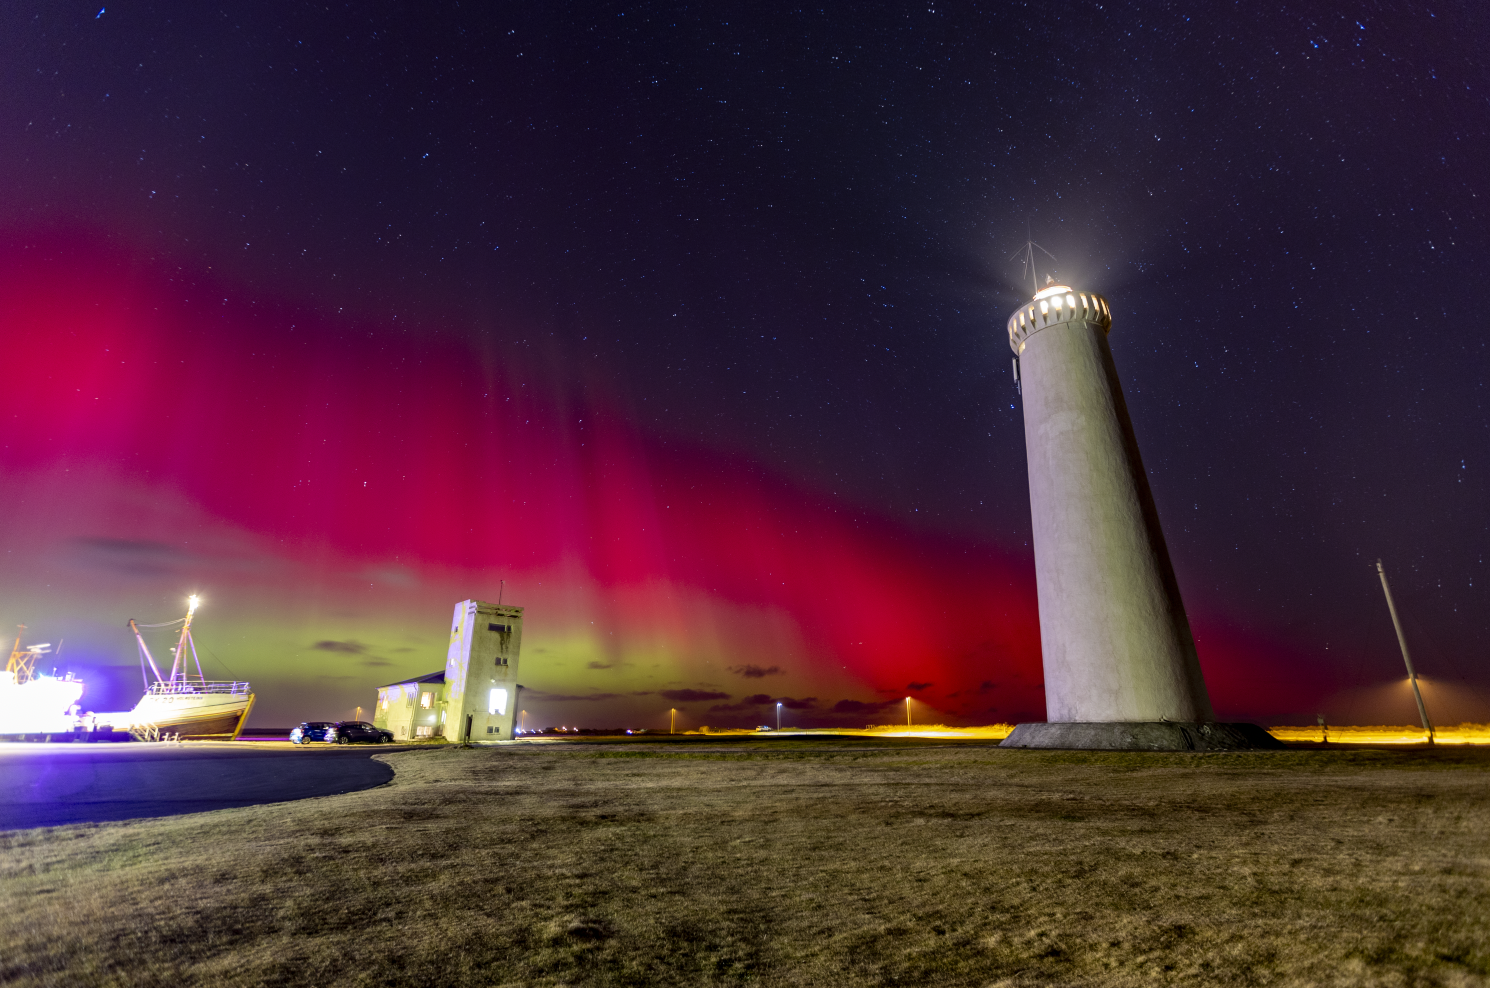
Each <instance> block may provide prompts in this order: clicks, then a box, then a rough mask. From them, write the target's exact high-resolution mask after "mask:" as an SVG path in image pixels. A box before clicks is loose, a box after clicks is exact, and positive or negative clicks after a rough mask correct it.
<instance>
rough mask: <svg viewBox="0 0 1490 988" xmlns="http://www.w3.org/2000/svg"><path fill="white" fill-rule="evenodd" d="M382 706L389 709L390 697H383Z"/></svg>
mask: <svg viewBox="0 0 1490 988" xmlns="http://www.w3.org/2000/svg"><path fill="white" fill-rule="evenodd" d="M382 707H383V709H384V710H387V709H388V697H386V696H385V697H383V703H382Z"/></svg>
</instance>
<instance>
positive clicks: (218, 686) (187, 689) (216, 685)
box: [147, 679, 249, 696]
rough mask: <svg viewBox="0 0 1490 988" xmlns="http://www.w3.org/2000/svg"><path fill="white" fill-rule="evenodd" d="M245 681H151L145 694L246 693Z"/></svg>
mask: <svg viewBox="0 0 1490 988" xmlns="http://www.w3.org/2000/svg"><path fill="white" fill-rule="evenodd" d="M248 692H249V689H248V684H247V683H229V682H206V681H204V680H200V679H188V680H180V679H178V680H176V681H175V682H173V683H151V684H150V689H149V690H148V691H147V695H150V696H180V695H182V694H197V693H230V694H247V693H248Z"/></svg>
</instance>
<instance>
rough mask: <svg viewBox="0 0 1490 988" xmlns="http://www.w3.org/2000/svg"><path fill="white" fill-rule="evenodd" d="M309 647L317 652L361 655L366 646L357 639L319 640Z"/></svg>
mask: <svg viewBox="0 0 1490 988" xmlns="http://www.w3.org/2000/svg"><path fill="white" fill-rule="evenodd" d="M311 648H313V649H315V650H316V651H318V652H340V653H341V654H343V655H361V654H362V653H363V652H366V651H367V646H366V645H364V644H362V643H361V642H359V641H347V642H338V641H319V642H316V643H315V644H314V645H312V646H311Z"/></svg>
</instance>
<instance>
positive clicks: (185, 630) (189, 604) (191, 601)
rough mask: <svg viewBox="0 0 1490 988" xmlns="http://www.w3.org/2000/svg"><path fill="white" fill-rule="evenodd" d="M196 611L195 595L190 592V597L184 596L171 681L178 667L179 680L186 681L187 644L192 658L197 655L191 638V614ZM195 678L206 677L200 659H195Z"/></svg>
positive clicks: (174, 677) (173, 680)
mask: <svg viewBox="0 0 1490 988" xmlns="http://www.w3.org/2000/svg"><path fill="white" fill-rule="evenodd" d="M196 612H197V595H196V594H192V595H191V596H190V597H188V598H186V623H185V624H183V625H182V626H181V637H180V638H179V639H177V641H176V650H175V661H174V662H172V663H171V682H173V683H174V682H175V681H176V671H177V669H180V671H181V681H182V682H185V681H186V659H185V654H184V650H185V649H186V648H187V647H188V646H190V647H191V656H192V658H194V659H196V657H197V646H196V643H195V642H193V641H192V640H191V616H192V615H193V614H195V613H196ZM197 678H198V679H206V678H207V677H206V676H203V675H202V660H201V659H197Z"/></svg>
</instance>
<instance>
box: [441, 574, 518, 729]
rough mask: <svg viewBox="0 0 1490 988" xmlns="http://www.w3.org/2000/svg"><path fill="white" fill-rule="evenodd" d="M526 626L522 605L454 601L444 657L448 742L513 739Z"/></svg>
mask: <svg viewBox="0 0 1490 988" xmlns="http://www.w3.org/2000/svg"><path fill="white" fill-rule="evenodd" d="M522 626H523V609H522V608H521V607H506V606H502V605H498V604H492V603H488V602H486V601H480V600H463V601H461V602H460V603H459V604H456V605H455V614H454V616H453V618H452V620H451V627H450V648H449V651H448V652H447V653H446V658H445V696H446V708H447V717H446V722H445V728H444V734H445V737H446V738H447V739H448V740H450V741H455V742H461V741H507V740H511V738H512V729H513V726H514V723H515V720H516V717H517V702H518V697H517V668H518V656H519V654H520V653H521V651H522V634H523V632H522Z"/></svg>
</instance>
